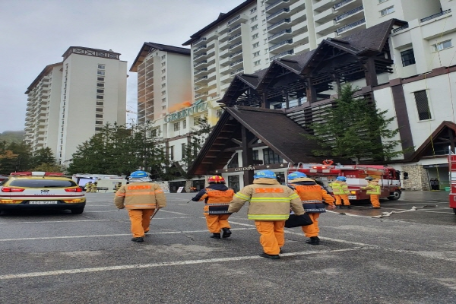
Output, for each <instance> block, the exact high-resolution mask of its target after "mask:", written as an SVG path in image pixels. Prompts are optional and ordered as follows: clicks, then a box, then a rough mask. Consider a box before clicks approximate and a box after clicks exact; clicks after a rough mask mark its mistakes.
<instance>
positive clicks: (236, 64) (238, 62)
mask: <svg viewBox="0 0 456 304" xmlns="http://www.w3.org/2000/svg"><path fill="white" fill-rule="evenodd" d="M243 61H244V60H243V59H242V58H241V59H239V60H236V61H233V62H231V63H230V69H237V68H238V67H240V66H242V62H243Z"/></svg>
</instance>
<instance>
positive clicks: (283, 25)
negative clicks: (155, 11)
mask: <svg viewBox="0 0 456 304" xmlns="http://www.w3.org/2000/svg"><path fill="white" fill-rule="evenodd" d="M445 1H446V0H445ZM440 10H441V4H440V3H439V1H428V0H247V1H244V2H243V3H242V4H240V5H239V6H237V7H235V8H233V9H232V10H231V11H229V12H228V13H226V14H220V16H219V17H218V18H217V20H215V21H214V22H212V23H210V24H209V25H207V26H206V27H204V28H203V29H201V30H200V31H198V32H197V33H195V34H193V35H192V36H191V39H190V40H188V41H186V42H185V43H184V45H190V46H191V49H192V61H193V66H192V69H193V72H192V76H193V90H194V99H195V100H199V99H203V100H204V101H209V102H213V103H215V102H216V101H217V100H219V99H220V98H221V97H222V96H223V94H224V92H225V91H226V89H227V88H228V86H229V85H230V84H231V80H232V79H233V77H234V75H236V74H240V73H243V74H253V73H254V72H256V71H259V70H261V69H265V68H267V67H268V66H269V64H270V62H271V61H272V60H274V59H278V58H283V57H286V56H291V55H296V54H301V53H304V52H307V51H309V50H313V49H315V48H317V46H318V45H319V43H320V42H321V41H322V40H323V39H326V38H335V39H337V38H342V37H346V36H348V35H351V34H353V33H354V32H356V31H360V30H363V29H366V28H368V27H371V26H373V25H376V24H379V23H381V22H384V21H386V20H388V19H391V18H396V19H400V20H404V21H410V20H414V19H417V18H422V17H424V16H428V15H430V14H433V13H438V12H440ZM214 105H215V104H214Z"/></svg>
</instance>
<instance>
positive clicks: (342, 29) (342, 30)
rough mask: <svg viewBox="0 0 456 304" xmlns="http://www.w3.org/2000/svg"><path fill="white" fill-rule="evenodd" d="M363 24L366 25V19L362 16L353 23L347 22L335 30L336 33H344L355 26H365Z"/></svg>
mask: <svg viewBox="0 0 456 304" xmlns="http://www.w3.org/2000/svg"><path fill="white" fill-rule="evenodd" d="M365 25H366V19H365V18H363V19H360V20H358V21H355V22H353V23H350V24H347V25H345V26H343V27H340V28H338V29H337V30H336V33H337V35H339V36H340V35H342V34H344V33H347V32H348V31H352V30H354V29H356V28H365Z"/></svg>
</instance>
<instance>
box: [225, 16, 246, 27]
mask: <svg viewBox="0 0 456 304" xmlns="http://www.w3.org/2000/svg"><path fill="white" fill-rule="evenodd" d="M245 21H247V17H246V16H245V15H244V14H239V15H237V16H235V17H233V18H231V19H230V20H228V23H227V25H228V26H229V27H230V28H232V27H234V26H237V25H240V24H241V23H242V22H245Z"/></svg>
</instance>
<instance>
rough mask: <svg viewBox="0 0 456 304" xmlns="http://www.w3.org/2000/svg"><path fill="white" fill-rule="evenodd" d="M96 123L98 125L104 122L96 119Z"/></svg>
mask: <svg viewBox="0 0 456 304" xmlns="http://www.w3.org/2000/svg"><path fill="white" fill-rule="evenodd" d="M95 124H96V125H102V124H103V121H95Z"/></svg>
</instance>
